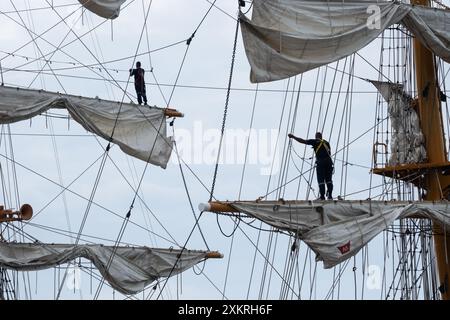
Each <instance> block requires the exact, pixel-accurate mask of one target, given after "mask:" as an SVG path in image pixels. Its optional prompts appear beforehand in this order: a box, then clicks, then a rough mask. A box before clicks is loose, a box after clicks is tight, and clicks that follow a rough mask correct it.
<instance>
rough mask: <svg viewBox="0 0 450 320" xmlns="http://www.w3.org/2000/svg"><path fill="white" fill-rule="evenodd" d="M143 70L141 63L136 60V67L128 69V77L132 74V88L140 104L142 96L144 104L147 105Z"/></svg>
mask: <svg viewBox="0 0 450 320" xmlns="http://www.w3.org/2000/svg"><path fill="white" fill-rule="evenodd" d="M144 74H145V70H144V69H142V68H141V63H140V62H139V61H138V62H136V69H130V77H131V76H134V88H135V89H136V94H137V98H138V103H139V104H142V98H143V99H144V105H147V95H146V93H145V80H144Z"/></svg>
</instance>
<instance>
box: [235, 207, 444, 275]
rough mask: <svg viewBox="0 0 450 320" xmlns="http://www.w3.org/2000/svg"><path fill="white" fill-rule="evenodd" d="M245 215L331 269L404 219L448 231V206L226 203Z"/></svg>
mask: <svg viewBox="0 0 450 320" xmlns="http://www.w3.org/2000/svg"><path fill="white" fill-rule="evenodd" d="M228 204H229V205H231V206H232V207H233V208H235V209H236V211H238V212H242V213H245V214H248V215H250V216H252V217H255V218H257V219H260V220H262V221H264V222H265V223H267V224H269V225H271V226H273V227H275V228H278V229H282V230H286V231H289V232H293V233H295V234H297V235H298V237H299V238H300V239H301V240H303V241H304V242H305V243H306V244H307V245H308V246H309V247H310V248H311V249H312V250H313V251H314V252H315V253H316V254H317V259H318V260H321V261H323V263H324V267H325V268H331V267H333V266H335V265H337V264H339V263H341V262H342V261H345V260H347V259H348V258H350V257H353V256H354V255H356V254H357V253H358V251H359V250H360V249H361V248H362V247H364V246H365V245H366V244H368V243H369V242H370V240H372V239H373V238H374V237H375V236H377V235H378V234H380V233H381V232H382V231H383V230H385V229H387V228H388V227H389V226H391V225H392V224H393V223H394V221H395V220H397V219H403V218H427V219H431V220H433V221H435V222H436V223H439V224H440V225H442V226H444V228H450V203H447V202H442V203H432V202H414V203H408V202H384V201H337V202H332V201H330V202H326V203H321V202H318V203H314V202H310V201H297V202H295V201H292V202H286V203H285V204H282V203H279V202H274V201H264V202H260V203H258V202H239V201H238V202H229V203H228Z"/></svg>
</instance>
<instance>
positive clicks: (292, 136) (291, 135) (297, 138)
mask: <svg viewBox="0 0 450 320" xmlns="http://www.w3.org/2000/svg"><path fill="white" fill-rule="evenodd" d="M288 137H289V139H294V140H295V141H297V142H300V143H306V140H304V139H302V138H299V137H296V136H294V135H293V134H292V133H289V134H288Z"/></svg>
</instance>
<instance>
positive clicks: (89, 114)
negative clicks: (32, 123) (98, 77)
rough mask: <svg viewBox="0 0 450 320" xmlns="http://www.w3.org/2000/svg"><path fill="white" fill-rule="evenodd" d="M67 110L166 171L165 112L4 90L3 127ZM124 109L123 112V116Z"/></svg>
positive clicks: (0, 112)
mask: <svg viewBox="0 0 450 320" xmlns="http://www.w3.org/2000/svg"><path fill="white" fill-rule="evenodd" d="M54 108H56V109H67V111H68V112H69V114H70V115H71V116H72V117H73V119H74V120H75V121H77V122H78V123H79V124H81V125H82V126H83V127H84V128H85V129H86V130H88V131H90V132H92V133H94V134H96V135H98V136H100V137H102V138H104V139H106V140H110V137H111V134H112V133H113V130H114V134H113V137H112V142H113V143H115V144H117V145H118V146H119V147H120V149H121V150H122V151H123V152H125V153H127V154H129V155H131V156H133V157H136V158H138V159H141V160H143V161H148V162H149V163H152V164H154V165H157V166H160V167H162V168H166V166H167V162H168V161H169V158H170V155H171V152H172V144H173V142H172V140H171V138H169V137H167V133H166V131H167V128H166V120H165V115H164V110H163V109H160V108H156V107H152V108H149V107H147V106H144V107H142V106H139V105H135V104H129V103H123V104H122V106H120V103H118V102H113V101H107V100H100V99H93V98H84V97H77V96H71V95H63V94H59V93H53V92H46V91H42V90H39V91H38V90H28V89H17V88H10V87H3V86H1V87H0V124H2V123H12V122H17V121H21V120H25V119H29V118H31V117H34V116H37V115H39V114H41V113H43V112H45V111H47V110H49V109H54ZM119 110H120V113H119Z"/></svg>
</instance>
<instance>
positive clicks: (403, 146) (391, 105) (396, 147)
mask: <svg viewBox="0 0 450 320" xmlns="http://www.w3.org/2000/svg"><path fill="white" fill-rule="evenodd" d="M371 82H372V84H373V85H374V86H375V87H376V88H377V89H378V91H379V92H380V93H381V95H382V96H383V98H384V99H385V100H386V102H387V103H388V112H389V118H390V120H391V124H392V141H391V157H390V159H389V165H393V166H395V165H398V164H406V163H420V162H424V161H425V160H426V158H427V152H426V149H425V138H424V136H423V133H422V129H421V128H420V121H419V116H418V115H417V112H416V111H415V110H414V108H413V107H412V101H413V99H412V98H411V97H410V96H409V95H408V94H407V93H406V92H405V91H404V90H403V86H402V85H401V84H395V83H390V82H380V81H371Z"/></svg>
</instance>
